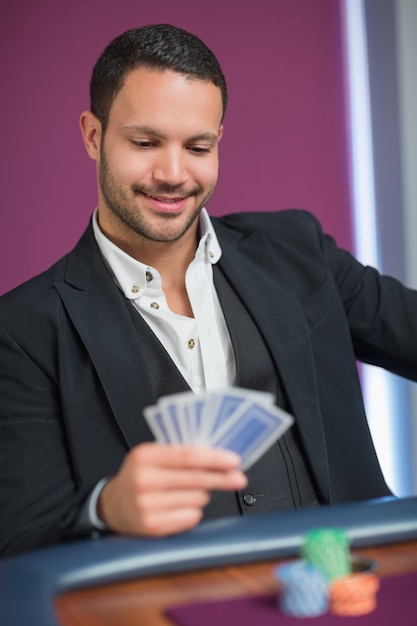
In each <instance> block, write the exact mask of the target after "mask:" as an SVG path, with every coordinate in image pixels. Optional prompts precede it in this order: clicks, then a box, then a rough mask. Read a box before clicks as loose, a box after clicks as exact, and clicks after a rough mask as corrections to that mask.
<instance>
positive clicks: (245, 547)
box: [0, 497, 417, 626]
mask: <svg viewBox="0 0 417 626" xmlns="http://www.w3.org/2000/svg"><path fill="white" fill-rule="evenodd" d="M323 527H338V528H343V529H344V530H345V532H346V534H347V536H348V538H349V540H350V546H351V549H352V550H353V551H358V550H359V551H360V552H361V554H365V555H368V556H371V557H372V556H374V557H375V558H377V559H380V561H381V565H382V567H381V573H382V574H384V573H392V572H394V573H401V572H417V497H410V498H401V499H398V498H383V499H378V500H371V501H367V502H361V503H352V504H343V505H333V506H324V507H318V508H313V509H308V510H302V511H286V512H276V513H267V514H263V515H255V516H252V517H246V518H233V519H232V518H230V519H223V520H215V521H210V522H206V523H204V524H201V525H200V526H199V527H197V528H195V529H193V530H192V531H189V532H187V533H183V534H181V535H176V536H172V537H167V538H163V539H133V538H126V537H119V536H107V537H102V538H98V539H96V540H83V541H76V542H72V543H69V544H65V545H60V546H56V547H51V548H47V549H43V550H37V551H33V552H29V553H27V554H24V555H21V556H16V557H12V558H7V559H4V560H2V561H0V626H3V625H4V626H92V625H93V624H94V625H96V626H97V625H101V624H103V625H109V626H110V625H111V624H113V625H114V624H117V626H125V625H126V626H128V625H131V624H146V626H157V625H159V626H162V625H167V624H172V623H173V622H172V621H169V620H168V618H166V616H165V615H164V612H165V609H167V608H169V606H170V604H171V603H172V604H175V603H178V602H184V601H185V602H187V601H188V602H190V601H192V600H194V599H204V598H206V599H207V598H216V599H221V598H228V597H231V596H233V597H238V596H241V595H242V594H248V593H251V594H260V593H265V592H268V591H271V590H273V589H274V582H273V578H272V576H271V567H272V564H273V563H276V562H277V561H280V560H282V559H288V558H292V557H295V556H297V555H299V552H300V547H301V545H302V543H303V540H304V537H305V533H306V532H307V531H308V530H310V529H312V528H323ZM416 581H417V579H416ZM416 619H417V617H416ZM416 623H417V622H416ZM217 626H220V625H217Z"/></svg>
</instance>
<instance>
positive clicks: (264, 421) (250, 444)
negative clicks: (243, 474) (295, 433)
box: [210, 399, 294, 471]
mask: <svg viewBox="0 0 417 626" xmlns="http://www.w3.org/2000/svg"><path fill="white" fill-rule="evenodd" d="M293 421H294V420H293V418H292V417H291V415H289V414H288V413H286V412H285V411H283V410H282V409H279V408H278V407H276V406H269V407H268V406H266V405H264V404H260V403H258V402H253V401H252V400H250V399H249V400H247V401H246V402H245V403H243V404H241V405H240V407H239V408H238V409H237V411H236V412H235V413H234V414H233V415H232V416H231V417H230V418H229V420H227V422H226V424H225V425H224V426H223V427H222V428H221V429H219V431H218V432H215V433H214V435H212V438H211V441H210V443H211V445H213V446H215V447H218V448H226V449H228V450H232V451H233V452H236V453H237V454H238V455H239V456H240V457H241V459H242V464H241V468H242V470H244V471H245V470H247V469H249V467H250V466H251V465H253V464H254V463H255V462H256V461H257V460H258V459H259V458H260V457H261V456H262V454H264V452H266V451H267V450H268V448H270V447H271V445H273V444H274V443H275V442H276V441H277V439H278V438H279V437H281V435H283V433H284V432H285V431H286V430H287V429H288V428H289V427H290V426H291V424H292V423H293Z"/></svg>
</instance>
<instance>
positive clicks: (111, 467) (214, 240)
mask: <svg viewBox="0 0 417 626" xmlns="http://www.w3.org/2000/svg"><path fill="white" fill-rule="evenodd" d="M226 103H227V90H226V84H225V81H224V76H223V74H222V71H221V69H220V67H219V65H218V62H217V60H216V59H215V57H214V56H213V54H212V53H211V51H210V50H208V49H207V47H206V46H205V45H204V44H203V43H202V42H201V41H200V40H198V39H197V38H196V37H194V36H193V35H191V34H189V33H186V32H185V31H183V30H181V29H178V28H175V27H173V26H169V25H157V26H147V27H144V28H141V29H135V30H133V31H128V32H127V33H124V34H123V35H121V36H120V37H118V38H117V39H115V40H114V41H113V42H111V43H110V44H109V46H108V47H107V48H106V50H105V51H104V52H103V54H102V55H101V57H100V58H99V60H98V61H97V63H96V66H95V68H94V72H93V76H92V80H91V110H90V111H86V112H84V113H83V114H82V115H81V121H80V123H81V132H82V136H83V140H84V144H85V147H86V150H87V153H88V154H89V156H90V157H91V158H92V159H93V160H95V162H96V165H97V178H98V208H97V210H96V211H95V212H94V214H93V217H92V220H91V223H90V225H89V226H88V228H87V231H86V232H85V234H84V235H83V237H82V238H81V240H80V242H79V243H78V245H77V246H76V247H75V249H74V250H73V251H72V252H71V253H70V254H68V255H67V256H65V257H64V258H63V259H61V260H60V261H58V263H57V264H55V265H54V266H53V267H52V268H51V269H50V270H48V271H47V272H45V273H43V274H41V275H40V276H38V277H36V278H34V279H32V280H31V281H29V282H27V283H26V284H24V285H22V286H20V287H19V288H17V289H15V290H14V291H12V292H10V293H9V294H7V295H6V296H4V297H3V298H2V299H1V304H0V326H1V330H0V355H1V356H0V428H1V438H0V476H1V481H2V482H1V487H0V537H1V550H2V553H3V554H5V555H10V554H16V553H18V552H21V551H24V550H28V549H31V548H34V547H40V546H43V545H47V544H50V543H54V542H59V541H64V540H66V539H68V538H71V537H79V536H80V535H82V534H85V533H86V534H87V535H94V533H96V534H97V532H98V531H103V532H117V533H124V534H128V535H134V536H163V535H167V534H171V533H176V532H182V531H185V530H187V529H189V528H192V527H193V526H195V525H196V524H198V523H199V522H200V520H201V519H203V518H204V519H209V518H211V517H220V516H225V515H239V514H241V515H246V514H251V513H257V512H261V511H271V510H279V509H285V508H302V507H308V506H316V505H319V504H326V503H337V502H344V501H349V500H360V499H367V498H374V497H380V496H385V495H387V494H389V489H388V488H387V486H386V484H385V482H384V479H383V476H382V473H381V470H380V468H379V465H378V461H377V459H376V455H375V451H374V448H373V445H372V441H371V438H370V434H369V431H368V427H367V423H366V418H365V414H364V410H363V405H362V399H361V393H360V386H359V380H358V375H357V371H356V358H358V359H361V360H363V361H367V362H370V363H374V364H377V365H380V366H384V367H387V368H388V369H390V370H392V371H395V372H397V373H399V374H401V375H403V376H407V377H409V378H412V379H416V376H417V359H416V356H415V355H416V354H417V315H416V312H417V296H416V294H415V293H414V292H412V291H410V290H407V289H406V288H404V287H403V286H401V285H400V284H399V283H398V282H396V281H395V280H393V279H390V278H387V277H381V276H380V275H379V274H378V273H377V272H376V271H375V270H373V269H370V268H364V267H363V266H361V265H360V264H359V263H358V262H357V261H356V260H354V259H353V258H352V257H351V255H349V254H348V253H347V252H345V251H342V250H340V249H338V248H337V246H336V245H335V243H334V241H333V240H332V239H331V238H329V237H327V236H324V235H323V233H322V232H321V229H320V226H319V224H318V223H317V221H316V220H315V218H314V217H313V216H311V215H309V214H307V213H305V212H300V211H284V212H275V213H274V212H272V213H253V214H234V215H229V216H227V217H222V218H212V219H211V220H210V218H209V217H208V214H207V212H206V210H205V208H204V207H205V205H206V204H207V202H208V200H209V198H210V196H211V195H212V193H213V191H214V188H215V185H216V181H217V169H218V144H219V142H220V139H221V136H222V132H223V127H222V120H223V116H224V113H225V108H226ZM268 208H269V207H268ZM255 209H262V207H255ZM228 385H237V386H240V387H246V388H253V389H258V390H262V391H268V392H272V393H274V394H275V396H276V398H277V403H278V404H279V405H280V406H282V407H284V408H286V409H287V410H288V411H289V412H291V413H292V414H293V415H294V418H295V424H294V426H293V427H292V428H291V429H290V430H289V431H288V432H287V433H286V434H285V436H284V437H283V438H282V439H281V440H280V441H279V442H277V443H276V445H275V446H273V447H272V448H271V449H270V450H269V452H268V453H266V454H265V455H264V456H263V457H262V458H261V459H260V460H259V461H258V462H257V463H256V464H255V465H254V466H253V467H252V468H251V469H250V470H249V471H248V473H247V476H244V475H243V474H242V472H241V471H240V469H239V459H238V458H237V457H236V455H234V454H232V453H231V452H227V451H225V450H216V449H209V448H204V447H194V446H189V447H187V446H178V447H176V446H163V445H158V444H156V443H155V442H154V441H153V440H152V439H153V437H152V434H151V432H150V431H149V429H148V427H147V425H146V423H145V421H144V419H143V417H142V411H143V409H144V408H145V407H146V406H148V405H152V404H154V403H155V402H156V401H157V399H158V398H159V397H161V396H163V395H167V394H171V393H175V392H180V391H185V390H189V389H192V390H193V391H194V392H198V391H201V390H204V389H218V388H222V387H223V388H224V387H226V386H228Z"/></svg>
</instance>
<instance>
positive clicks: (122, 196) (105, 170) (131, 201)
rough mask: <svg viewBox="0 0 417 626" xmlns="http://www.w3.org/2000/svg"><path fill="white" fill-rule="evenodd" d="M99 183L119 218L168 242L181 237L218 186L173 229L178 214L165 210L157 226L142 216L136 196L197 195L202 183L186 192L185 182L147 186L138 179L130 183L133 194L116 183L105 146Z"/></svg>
mask: <svg viewBox="0 0 417 626" xmlns="http://www.w3.org/2000/svg"><path fill="white" fill-rule="evenodd" d="M99 184H100V190H101V194H102V196H103V199H104V201H105V203H106V206H107V207H108V208H109V209H110V211H111V212H112V213H113V215H114V216H115V217H116V219H117V220H118V221H119V222H121V223H122V224H123V225H124V226H126V227H127V228H129V229H130V230H132V231H133V232H134V233H136V234H137V235H138V236H139V237H141V238H143V239H146V240H148V241H155V242H169V241H176V240H178V239H180V238H181V237H182V236H183V235H184V234H185V233H186V232H187V231H188V230H189V228H190V227H191V226H192V224H193V223H194V221H195V220H196V219H197V218H198V216H199V215H200V212H201V209H202V208H203V207H204V206H205V205H206V203H207V202H208V200H209V198H210V197H211V195H212V194H213V192H214V188H215V185H213V187H212V188H211V189H210V190H209V191H208V193H207V194H206V195H205V196H203V197H202V200H201V201H200V202H199V203H198V204H197V205H196V208H195V210H194V211H193V212H192V213H191V214H190V215H189V216H188V217H187V219H186V221H185V222H183V223H182V224H181V226H180V227H176V228H174V229H172V227H171V226H172V220H174V219H177V220H178V216H177V215H175V214H169V213H166V214H165V213H164V214H163V215H162V214H161V221H162V220H163V223H162V227H161V226H159V227H154V226H153V225H152V224H151V223H150V222H149V220H147V219H146V218H145V217H144V216H143V214H142V213H141V209H140V206H139V202H137V201H135V199H137V198H139V197H140V196H142V194H146V195H149V196H154V197H158V196H169V195H171V196H172V197H175V196H181V197H182V196H184V195H187V196H189V197H197V196H198V195H199V194H201V192H202V187H201V186H200V185H196V186H195V188H194V189H192V190H191V191H187V192H186V193H184V191H185V190H184V189H183V187H182V185H175V186H174V185H169V184H167V183H164V184H160V185H158V187H155V188H153V189H148V188H146V187H144V186H143V185H141V184H139V183H135V184H134V185H132V186H131V195H128V193H126V191H125V190H124V189H123V188H122V187H121V186H120V185H118V184H117V183H116V181H115V179H114V177H113V175H112V173H111V171H110V168H109V165H108V162H107V158H106V155H105V153H104V150H102V152H101V159H100V167H99ZM164 224H165V228H164Z"/></svg>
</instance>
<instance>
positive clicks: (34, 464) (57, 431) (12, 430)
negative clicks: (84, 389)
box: [0, 329, 88, 556]
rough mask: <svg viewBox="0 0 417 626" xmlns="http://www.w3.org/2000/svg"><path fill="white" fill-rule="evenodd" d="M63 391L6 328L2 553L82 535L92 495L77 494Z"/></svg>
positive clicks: (1, 384) (0, 371) (1, 344)
mask: <svg viewBox="0 0 417 626" xmlns="http://www.w3.org/2000/svg"><path fill="white" fill-rule="evenodd" d="M61 413H62V410H61V407H60V396H59V389H58V388H57V385H56V383H55V381H54V380H53V379H52V377H51V375H50V373H49V372H47V371H46V370H45V368H44V367H43V366H42V365H41V364H40V363H36V362H35V361H34V360H33V358H31V357H30V356H29V355H28V354H26V353H25V351H24V350H23V349H22V348H21V347H20V346H19V345H18V344H17V342H16V341H14V339H13V338H12V337H11V336H10V335H9V333H7V332H6V331H5V330H4V329H0V554H1V555H3V556H5V555H12V554H16V553H18V552H22V551H26V550H29V549H33V548H37V547H41V546H45V545H49V544H53V543H57V542H59V541H64V540H65V539H66V538H70V537H72V536H74V533H76V521H77V517H78V515H79V511H80V510H81V508H82V505H83V503H84V501H85V499H86V498H87V496H88V493H82V492H80V491H79V490H77V486H76V479H75V476H74V473H73V469H72V464H71V459H70V455H69V451H68V447H67V443H66V436H65V432H64V427H63V420H62V415H61Z"/></svg>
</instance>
